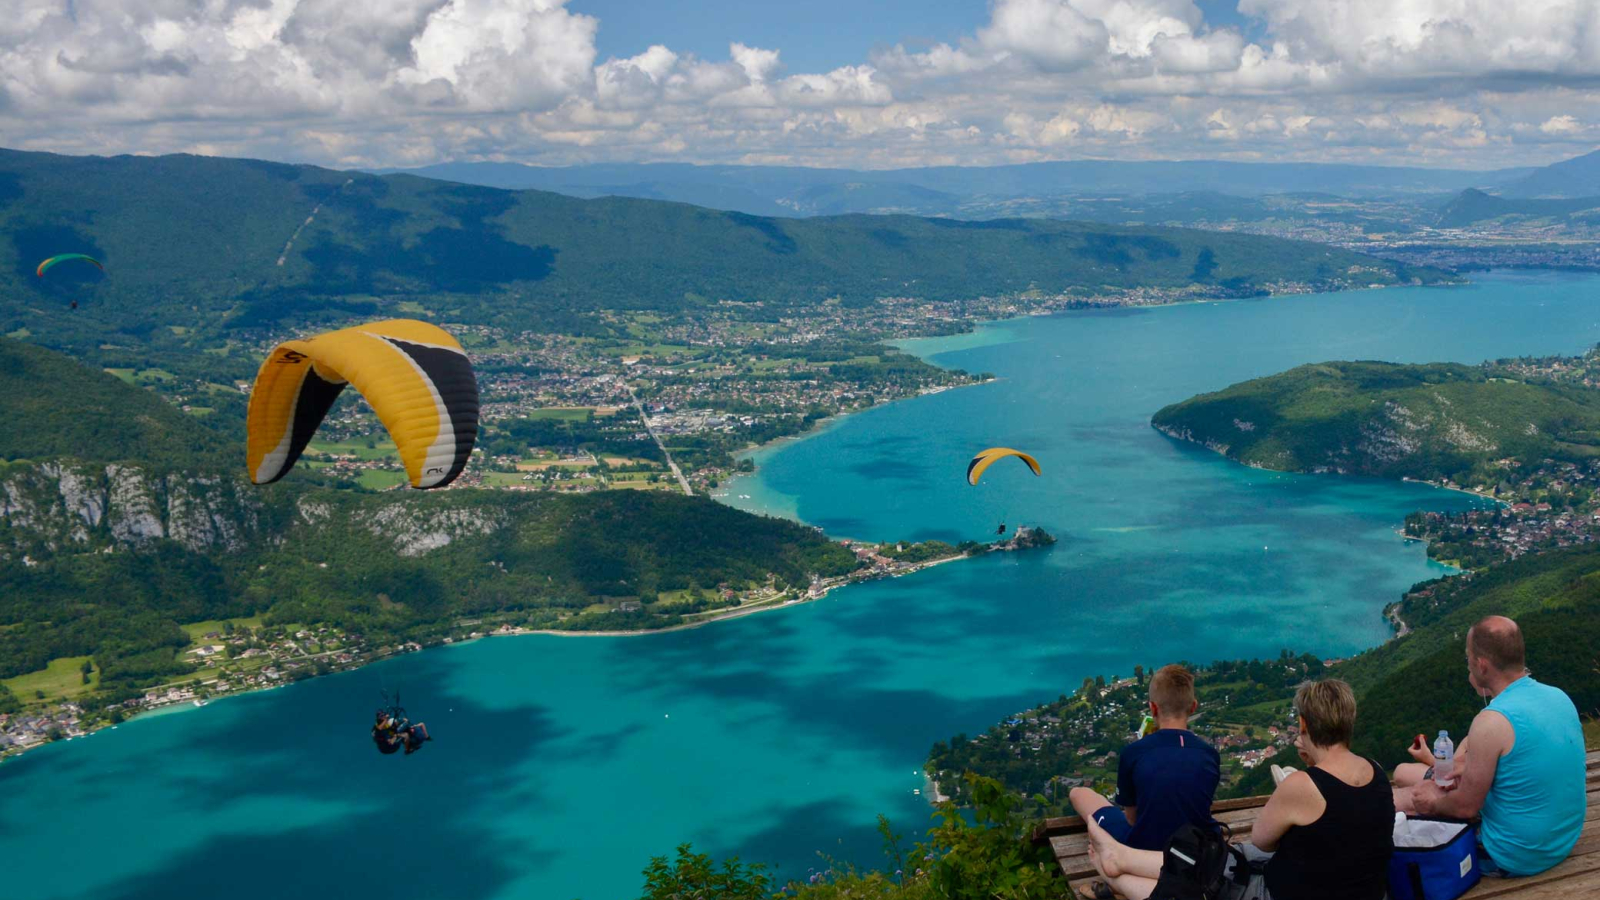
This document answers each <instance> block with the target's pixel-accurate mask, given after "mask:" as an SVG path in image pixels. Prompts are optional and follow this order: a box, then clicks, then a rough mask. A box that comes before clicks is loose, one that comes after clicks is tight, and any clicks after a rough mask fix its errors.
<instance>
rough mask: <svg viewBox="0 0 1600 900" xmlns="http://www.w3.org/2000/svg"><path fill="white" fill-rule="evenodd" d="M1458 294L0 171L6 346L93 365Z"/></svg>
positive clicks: (450, 197) (578, 202)
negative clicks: (1009, 310)
mask: <svg viewBox="0 0 1600 900" xmlns="http://www.w3.org/2000/svg"><path fill="white" fill-rule="evenodd" d="M313 212H315V216H314V217H313ZM308 220H309V221H308ZM63 252H85V253H90V254H93V255H96V256H97V257H99V258H101V259H103V260H104V262H105V263H106V269H107V271H106V274H105V275H101V274H100V273H99V272H97V271H95V270H94V269H92V268H91V267H86V266H79V267H67V266H63V267H58V268H57V269H54V270H52V271H51V272H50V273H48V274H47V277H44V278H38V277H35V276H34V274H33V268H34V266H36V265H37V263H38V262H39V261H40V260H41V259H43V258H45V257H46V256H49V255H51V254H55V253H63ZM280 259H281V260H282V263H281V265H280V264H279V260H280ZM1443 277H1445V276H1444V275H1443V274H1442V273H1439V272H1436V271H1433V270H1425V269H1407V268H1405V267H1404V266H1403V264H1397V263H1392V262H1387V261H1382V260H1377V259H1373V258H1371V257H1366V256H1361V255H1359V254H1354V253H1350V252H1346V251H1343V250H1338V249H1333V248H1329V247H1326V246H1322V245H1317V244H1307V243H1299V242H1293V241H1286V240H1280V239H1275V238H1266V237H1259V236H1254V235H1244V234H1225V233H1218V232H1204V231H1191V230H1185V229H1173V228H1135V227H1120V226H1111V225H1097V224H1090V223H1076V222H1056V221H1043V220H996V221H987V222H967V221H956V220H950V219H922V218H915V217H910V216H883V217H878V216H840V217H832V218H815V219H803V220H796V219H773V218H763V217H757V216H750V215H745V214H741V213H732V212H721V211H714V210H709V209H703V208H699V207H693V206H687V205H683V204H678V203H668V202H662V201H652V200H638V199H628V198H617V197H608V198H600V199H593V200H582V199H577V198H573V197H567V196H562V195H558V194H552V193H545V192H541V191H506V190H498V189H493V188H484V187H473V186H468V185H461V184H452V183H448V182H440V181H434V180H429V179H424V178H417V177H414V176H406V175H392V176H373V175H366V174H360V173H346V172H335V171H330V170H326V169H319V168H315V167H310V166H288V165H280V164H276V163H265V162H259V161H253V160H231V159H215V158H205V157H193V156H165V157H154V158H150V157H114V158H100V157H68V156H57V155H51V154H39V153H23V152H18V151H0V334H3V333H12V332H16V331H18V330H21V329H25V330H26V331H27V332H28V333H29V334H32V335H34V336H35V339H36V340H39V341H41V342H44V343H48V344H52V345H56V346H71V347H73V348H74V349H75V351H76V352H79V353H80V354H81V353H85V352H95V353H98V354H115V353H117V352H122V353H127V354H135V353H148V352H151V351H152V350H154V351H156V352H160V351H162V350H163V349H166V348H181V347H187V346H195V345H210V344H212V343H215V340H216V338H217V336H218V335H223V334H237V333H238V331H239V329H249V328H254V327H257V326H264V325H272V324H275V323H277V322H279V321H281V320H282V321H293V322H294V323H295V324H296V325H301V326H303V325H305V324H307V323H308V322H315V321H316V320H317V318H318V317H319V316H321V317H328V318H332V317H339V316H348V315H351V314H361V315H365V314H374V315H376V314H385V313H390V312H393V311H395V309H396V307H398V306H399V305H400V304H402V303H405V302H407V301H416V300H419V299H425V300H426V301H427V303H426V305H427V306H428V308H429V309H430V310H433V311H434V313H435V314H436V316H437V317H441V318H446V319H449V320H453V321H461V322H469V323H470V322H492V323H500V324H508V325H514V326H517V327H522V328H529V329H535V330H557V329H563V328H569V329H570V328H581V327H584V323H585V321H586V320H585V319H584V313H585V312H587V311H591V310H595V309H602V308H608V309H655V310H681V309H684V308H692V307H694V306H697V305H701V304H705V303H711V302H715V301H719V300H738V301H756V302H760V303H761V304H764V308H765V310H766V311H765V312H762V313H756V314H758V315H767V316H771V315H773V314H775V312H776V310H774V309H772V308H773V307H776V308H778V309H782V308H791V307H797V306H805V305H809V304H814V303H818V302H821V301H823V300H825V299H828V298H830V297H839V298H841V299H842V300H844V301H845V302H847V303H869V302H871V301H872V300H874V299H876V298H878V297H883V296H914V297H922V298H930V299H948V298H967V297H977V296H979V295H995V294H1004V293H1009V292H1018V291H1026V290H1029V289H1038V290H1041V291H1046V292H1061V291H1068V290H1074V289H1077V290H1086V291H1099V290H1102V289H1106V288H1127V287H1135V286H1143V287H1177V286H1186V285H1189V284H1194V283H1199V284H1208V285H1214V286H1217V287H1218V288H1219V289H1222V290H1228V291H1246V292H1247V291H1253V290H1258V289H1260V288H1261V287H1262V286H1264V285H1266V284H1268V283H1272V282H1281V281H1294V282H1302V283H1307V284H1312V285H1316V286H1323V287H1333V286H1339V285H1344V284H1361V285H1365V284H1370V283H1394V282H1397V281H1409V280H1411V279H1413V278H1420V279H1421V280H1424V281H1429V280H1437V279H1441V278H1443ZM74 300H76V301H79V308H78V309H76V310H74V309H71V306H70V304H71V302H72V301H74ZM107 364H108V365H113V364H114V363H107Z"/></svg>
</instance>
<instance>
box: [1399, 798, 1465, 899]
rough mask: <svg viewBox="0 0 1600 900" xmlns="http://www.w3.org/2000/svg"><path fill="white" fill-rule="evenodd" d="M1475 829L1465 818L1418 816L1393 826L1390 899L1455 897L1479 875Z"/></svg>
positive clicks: (1462, 892)
mask: <svg viewBox="0 0 1600 900" xmlns="http://www.w3.org/2000/svg"><path fill="white" fill-rule="evenodd" d="M1477 851H1478V833H1477V831H1476V830H1475V829H1474V828H1473V827H1472V826H1471V825H1470V824H1468V823H1466V822H1456V821H1451V820H1449V819H1430V818H1426V817H1418V818H1412V819H1404V820H1401V821H1399V822H1396V823H1395V826H1394V856H1391V857H1390V858H1389V897H1390V900H1455V898H1457V897H1459V896H1461V895H1462V894H1465V893H1466V892H1467V891H1468V890H1471V888H1472V886H1473V885H1475V884H1477V883H1478V879H1479V878H1482V877H1483V872H1482V871H1480V870H1479V868H1478V855H1477Z"/></svg>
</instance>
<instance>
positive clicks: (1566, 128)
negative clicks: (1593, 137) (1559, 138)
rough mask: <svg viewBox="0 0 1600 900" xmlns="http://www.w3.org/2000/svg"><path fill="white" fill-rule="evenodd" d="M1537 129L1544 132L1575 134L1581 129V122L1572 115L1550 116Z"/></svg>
mask: <svg viewBox="0 0 1600 900" xmlns="http://www.w3.org/2000/svg"><path fill="white" fill-rule="evenodd" d="M1539 130H1540V131H1542V132H1544V133H1545V134H1575V133H1577V132H1579V131H1582V130H1583V123H1581V122H1579V121H1578V120H1577V119H1576V118H1574V117H1572V116H1551V117H1550V118H1548V119H1545V120H1544V124H1542V125H1540V126H1539Z"/></svg>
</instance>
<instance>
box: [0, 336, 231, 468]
mask: <svg viewBox="0 0 1600 900" xmlns="http://www.w3.org/2000/svg"><path fill="white" fill-rule="evenodd" d="M0 417H3V418H4V420H5V421H6V422H7V423H9V424H8V427H7V428H5V429H4V430H3V431H0V460H4V461H8V462H9V461H16V460H51V459H58V458H61V457H70V458H74V459H78V460H82V461H84V462H107V463H110V462H144V463H147V464H157V463H158V462H159V465H160V467H162V468H185V469H191V470H197V469H211V468H217V467H220V466H223V465H227V464H229V463H233V464H237V459H235V458H234V457H236V456H237V455H238V454H237V453H235V454H233V455H231V456H229V455H227V454H225V453H223V452H222V450H223V448H222V447H221V444H222V438H221V437H220V436H219V435H218V434H217V433H216V432H213V431H212V430H210V429H208V428H206V427H205V426H203V425H201V424H200V423H199V422H198V421H197V420H195V419H193V418H190V417H189V416H186V415H184V414H183V413H182V412H179V411H178V409H177V408H175V407H174V406H173V405H172V404H171V403H168V402H167V401H165V400H163V399H161V398H160V397H158V396H156V395H155V394H153V393H151V392H150V391H145V390H140V389H138V388H135V387H131V386H129V385H127V384H125V383H124V382H123V381H122V380H120V379H118V378H116V377H114V376H112V375H109V374H107V373H105V372H98V371H95V370H94V369H90V368H87V367H85V366H83V365H82V364H80V363H78V362H75V361H74V360H72V359H69V358H67V357H65V356H62V355H61V354H59V353H54V352H51V351H49V350H45V349H42V348H40V347H35V346H32V345H30V344H26V343H23V342H22V341H14V340H8V339H5V338H0ZM225 457H226V458H225Z"/></svg>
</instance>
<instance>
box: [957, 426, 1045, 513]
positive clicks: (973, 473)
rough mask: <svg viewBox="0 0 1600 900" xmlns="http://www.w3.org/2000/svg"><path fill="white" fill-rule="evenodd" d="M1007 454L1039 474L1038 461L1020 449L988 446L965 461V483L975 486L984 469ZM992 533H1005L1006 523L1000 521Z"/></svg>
mask: <svg viewBox="0 0 1600 900" xmlns="http://www.w3.org/2000/svg"><path fill="white" fill-rule="evenodd" d="M1008 456H1015V457H1017V458H1018V459H1020V460H1022V461H1023V462H1024V463H1026V464H1027V466H1028V468H1029V469H1032V470H1033V474H1035V475H1039V474H1041V472H1040V471H1039V461H1038V460H1036V459H1034V458H1033V457H1031V456H1029V455H1028V454H1026V453H1023V452H1022V451H1021V450H1013V449H1011V448H1010V447H990V448H989V449H987V450H982V451H979V453H978V455H977V456H974V457H973V458H972V461H971V462H969V463H967V484H970V485H972V486H973V487H977V486H978V479H979V478H981V477H983V473H984V470H985V469H988V468H989V467H990V466H992V465H994V464H995V462H997V461H999V460H1002V459H1005V458H1006V457H1008ZM1002 519H1004V517H1003V516H1002ZM994 533H995V534H1005V533H1006V523H1005V522H1004V521H1002V522H1001V523H1000V527H998V528H996V529H995V532H994Z"/></svg>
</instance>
